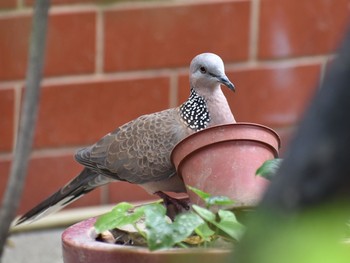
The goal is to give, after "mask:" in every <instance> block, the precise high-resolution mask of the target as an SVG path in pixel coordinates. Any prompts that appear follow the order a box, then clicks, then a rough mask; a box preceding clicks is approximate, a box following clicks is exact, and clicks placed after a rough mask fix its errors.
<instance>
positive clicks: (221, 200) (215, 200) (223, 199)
mask: <svg viewBox="0 0 350 263" xmlns="http://www.w3.org/2000/svg"><path fill="white" fill-rule="evenodd" d="M205 202H206V204H207V205H208V206H213V205H220V206H223V205H233V204H234V203H235V201H233V200H232V199H231V198H229V197H227V196H211V197H208V198H206V199H205Z"/></svg>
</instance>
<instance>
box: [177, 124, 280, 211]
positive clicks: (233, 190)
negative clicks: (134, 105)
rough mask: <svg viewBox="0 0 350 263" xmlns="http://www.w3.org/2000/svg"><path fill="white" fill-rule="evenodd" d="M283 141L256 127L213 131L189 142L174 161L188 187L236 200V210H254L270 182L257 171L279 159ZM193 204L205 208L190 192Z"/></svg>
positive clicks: (231, 126) (225, 127)
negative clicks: (242, 208) (266, 163)
mask: <svg viewBox="0 0 350 263" xmlns="http://www.w3.org/2000/svg"><path fill="white" fill-rule="evenodd" d="M279 147H280V138H279V136H278V134H277V133H276V132H275V131H273V130H272V129H270V128H268V127H266V126H263V125H259V124H254V123H235V124H228V125H221V126H215V127H211V128H208V129H205V130H202V131H199V132H197V133H195V134H192V135H191V136H189V137H187V138H185V139H184V140H182V141H181V142H180V143H178V144H177V145H176V147H175V148H174V150H173V152H172V155H171V159H172V162H173V163H174V165H175V167H176V170H177V173H178V174H179V175H180V176H181V177H182V178H183V180H184V182H185V184H186V185H189V186H193V187H196V188H198V189H200V190H203V191H205V192H208V193H210V194H212V195H224V196H228V197H230V198H232V199H233V200H235V206H239V207H242V206H254V205H256V203H257V202H258V201H259V200H260V198H261V196H262V194H263V192H264V190H265V189H266V186H267V184H268V181H267V180H266V179H264V178H262V177H259V176H256V175H255V172H256V170H257V169H258V168H259V167H260V166H261V165H262V164H263V163H264V162H265V161H266V160H269V159H273V158H276V157H277V156H278V149H279ZM189 197H190V200H191V202H192V203H194V204H199V205H203V204H202V202H201V200H200V198H199V197H198V196H197V195H196V194H194V193H192V192H190V191H189Z"/></svg>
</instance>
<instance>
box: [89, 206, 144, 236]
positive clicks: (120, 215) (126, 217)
mask: <svg viewBox="0 0 350 263" xmlns="http://www.w3.org/2000/svg"><path fill="white" fill-rule="evenodd" d="M132 208H134V206H133V205H132V204H130V203H126V202H123V203H120V204H118V205H117V206H115V207H114V208H113V209H112V211H110V212H108V213H106V214H104V215H101V216H100V217H99V218H98V219H97V221H96V223H95V225H94V227H95V229H96V232H97V233H101V232H103V231H106V230H111V229H114V228H119V227H122V226H125V225H129V224H135V223H136V222H137V221H138V220H139V219H140V218H141V217H142V216H143V215H144V212H143V208H142V207H139V208H136V209H135V210H134V211H130V210H131V209H132Z"/></svg>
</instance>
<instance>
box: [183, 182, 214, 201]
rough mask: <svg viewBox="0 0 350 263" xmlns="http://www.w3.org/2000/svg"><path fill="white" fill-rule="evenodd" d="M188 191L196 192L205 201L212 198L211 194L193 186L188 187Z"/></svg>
mask: <svg viewBox="0 0 350 263" xmlns="http://www.w3.org/2000/svg"><path fill="white" fill-rule="evenodd" d="M187 188H188V189H190V190H191V191H192V192H194V193H195V194H196V195H198V196H199V197H200V198H201V199H202V200H203V201H205V200H206V199H207V198H209V197H211V194H209V193H206V192H203V191H202V190H199V189H197V188H195V187H192V186H189V185H188V186H187Z"/></svg>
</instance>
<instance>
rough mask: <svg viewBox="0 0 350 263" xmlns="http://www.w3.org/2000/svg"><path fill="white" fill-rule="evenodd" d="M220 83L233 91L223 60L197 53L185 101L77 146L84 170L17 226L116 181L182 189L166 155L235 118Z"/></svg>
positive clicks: (148, 187)
mask: <svg viewBox="0 0 350 263" xmlns="http://www.w3.org/2000/svg"><path fill="white" fill-rule="evenodd" d="M220 84H223V85H225V86H227V87H228V88H230V89H231V90H233V91H234V85H233V84H232V83H231V82H230V80H229V79H228V78H227V77H226V75H225V71H224V64H223V61H222V60H221V58H220V57H219V56H217V55H215V54H212V53H203V54H200V55H198V56H196V57H195V58H194V59H193V60H192V62H191V65H190V89H191V91H190V96H189V98H188V99H187V101H185V102H184V103H183V104H181V105H180V106H179V107H177V108H172V109H167V110H164V111H160V112H156V113H152V114H148V115H143V116H140V117H139V118H137V119H134V120H132V121H130V122H128V123H126V124H124V125H122V126H121V127H119V128H117V129H116V130H114V131H113V132H111V133H109V134H107V135H106V136H104V137H103V138H102V139H100V140H99V141H98V142H96V143H95V144H93V145H92V146H90V147H86V148H83V149H81V150H79V151H78V152H77V153H76V155H75V159H76V160H77V161H78V162H79V163H80V164H82V165H83V166H85V167H84V169H83V170H82V172H81V173H80V174H79V175H78V176H76V177H75V178H74V179H73V180H71V181H70V182H69V183H68V184H66V185H65V186H63V187H62V188H61V189H60V190H58V191H57V192H56V193H54V194H53V195H51V196H50V197H49V198H48V199H46V200H44V201H43V202H41V203H40V204H38V205H37V206H36V207H34V208H33V209H31V210H30V211H28V212H27V213H26V214H24V215H23V216H22V217H21V218H20V219H19V220H18V221H17V224H20V223H23V222H25V221H34V220H37V219H39V218H41V217H43V216H44V215H46V214H48V213H51V212H54V211H57V210H59V209H61V208H62V207H64V206H66V205H67V204H69V203H71V202H73V201H75V200H76V199H78V198H79V197H81V196H82V195H84V194H86V193H88V192H90V191H92V190H93V189H95V188H96V187H99V186H102V185H105V184H107V183H110V182H115V181H127V182H129V183H132V184H137V185H140V186H142V187H143V188H144V189H145V190H146V191H147V192H149V193H152V194H154V193H163V191H171V192H186V187H185V186H184V183H183V181H182V180H181V179H180V178H179V177H178V176H177V175H176V170H175V168H174V166H173V165H172V163H171V160H170V154H171V151H172V150H173V148H174V146H175V145H176V144H177V143H178V142H179V141H180V140H182V139H183V138H185V137H186V136H188V135H190V134H192V133H195V132H197V131H200V130H202V129H205V128H207V127H210V126H213V125H219V124H226V123H234V122H235V119H234V117H233V115H232V113H231V110H230V107H229V105H228V103H227V100H226V98H225V96H224V94H223V92H222V90H221V87H220Z"/></svg>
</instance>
